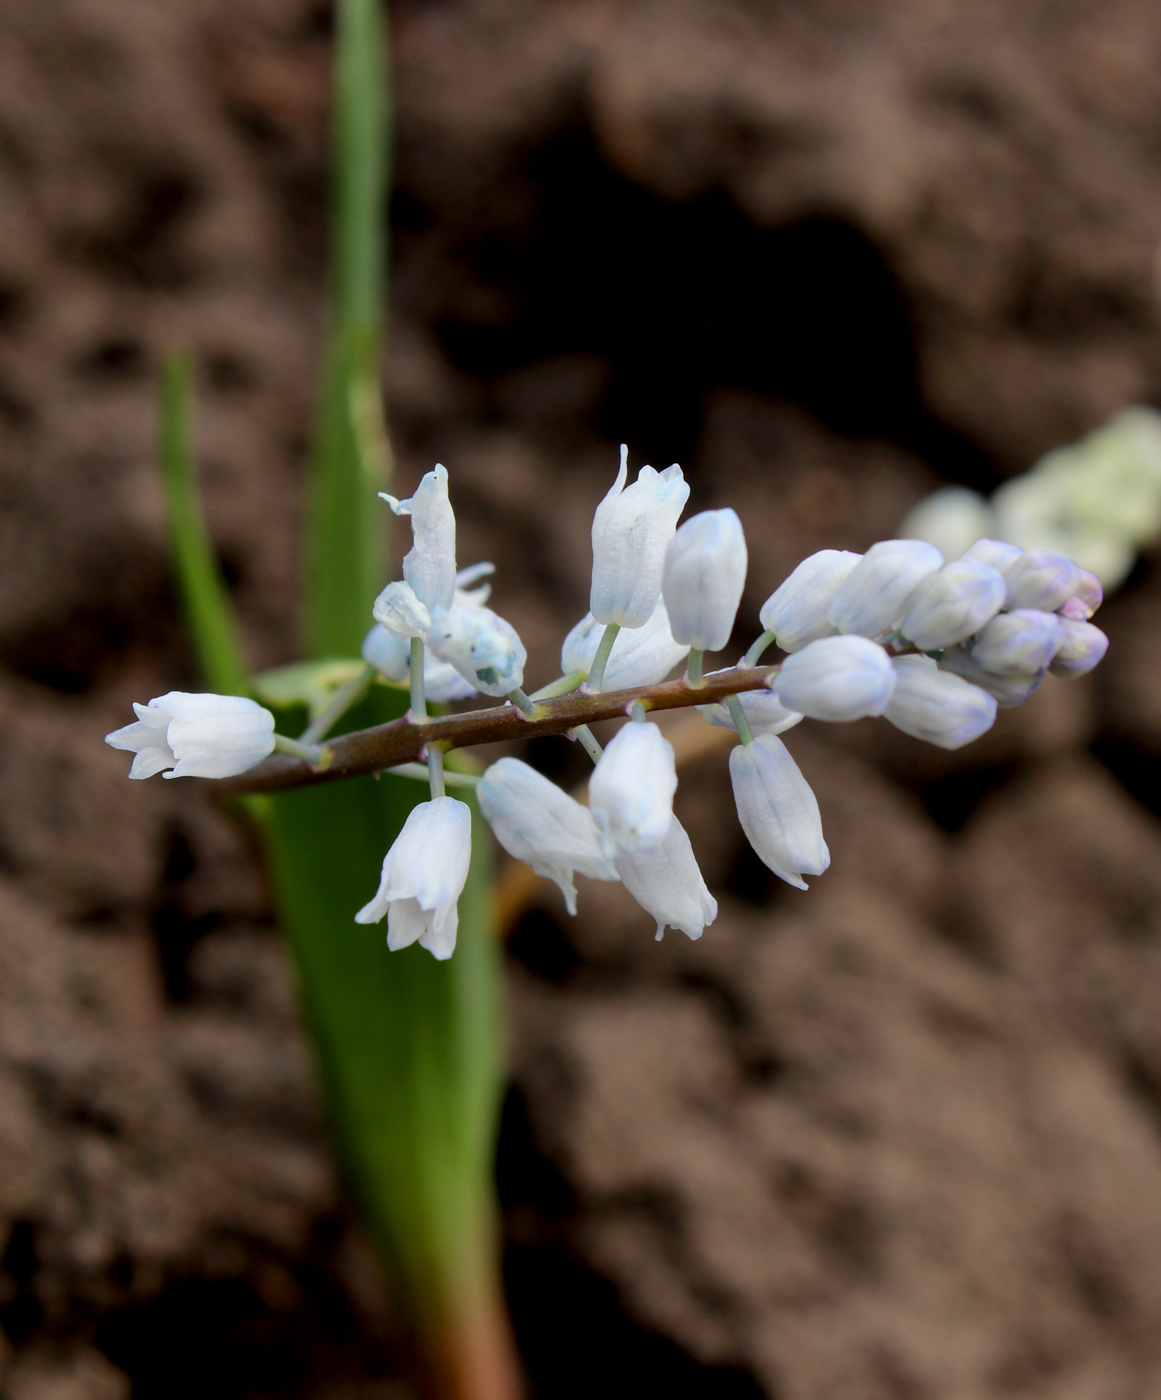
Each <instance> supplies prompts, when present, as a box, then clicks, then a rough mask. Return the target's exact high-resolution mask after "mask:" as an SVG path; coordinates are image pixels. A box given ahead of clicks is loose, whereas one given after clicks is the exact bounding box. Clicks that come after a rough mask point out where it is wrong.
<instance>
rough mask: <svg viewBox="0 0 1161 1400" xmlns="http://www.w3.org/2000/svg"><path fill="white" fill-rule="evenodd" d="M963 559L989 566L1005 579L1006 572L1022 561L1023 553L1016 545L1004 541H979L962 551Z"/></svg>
mask: <svg viewBox="0 0 1161 1400" xmlns="http://www.w3.org/2000/svg"><path fill="white" fill-rule="evenodd" d="M963 557H964V558H965V559H978V560H979V561H980V563H981V564H990V565H991V566H992V568H993V569H995V571H996V572H997V573H999V574H1003V575H1004V577H1005V578H1007V576H1008V570H1009V569H1010V568H1012V567H1013V566H1014V565H1015V564H1017V563H1018V562H1019V561H1020V560H1021V559H1023V557H1024V551H1023V550H1022V549H1021V548H1020V546H1019V545H1018V544H1007V543H1005V541H1004V540H990V539H979V540H976V542H975V544H973V545H972V546H971V548H970V549H965V550H964V552H963Z"/></svg>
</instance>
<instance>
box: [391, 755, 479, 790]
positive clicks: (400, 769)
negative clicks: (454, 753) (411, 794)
mask: <svg viewBox="0 0 1161 1400" xmlns="http://www.w3.org/2000/svg"><path fill="white" fill-rule="evenodd" d="M428 757H429V760H430V755H429V756H428ZM383 771H384V773H390V774H391V775H392V777H395V778H415V779H416V780H417V781H419V782H421V783H427V782H430V781H431V769H430V767H429V766H428V764H426V763H397V764H396V765H395V767H394V768H384V770H383ZM479 781H480V775H479V774H478V773H457V772H456V771H455V770H454V769H452V768H445V769H444V770H443V782H444V786H445V787H462V788H474V787H475V786H476V784H477V783H478V782H479Z"/></svg>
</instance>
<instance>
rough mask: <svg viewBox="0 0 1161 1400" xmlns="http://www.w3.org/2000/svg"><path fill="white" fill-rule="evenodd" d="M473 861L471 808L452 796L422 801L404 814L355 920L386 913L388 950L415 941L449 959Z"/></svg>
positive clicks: (365, 920)
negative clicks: (373, 887)
mask: <svg viewBox="0 0 1161 1400" xmlns="http://www.w3.org/2000/svg"><path fill="white" fill-rule="evenodd" d="M471 859H472V814H471V809H470V808H469V807H468V806H467V805H466V804H465V803H463V802H459V801H457V800H456V799H455V798H454V797H446V796H445V797H433V798H432V800H431V801H430V802H421V803H420V804H419V805H418V806H417V807H413V808H412V809H411V811H410V812H409V813H408V816H407V820H406V821H405V822H404V823H403V830H402V831H401V832H400V833H399V835H398V836H397V837H396V838H395V843H394V845H393V846H392V847H391V849H390V850H389V851H388V852H387V855H386V856H385V857H384V859H383V873H382V877H381V879H380V881H379V889H378V891H377V892H376V894H375V897H374V899H372V900H371V902H370V903H369V904H365V905H364V906H363V908H362V909H360V910H359V912H358V913H357V914H356V915H355V922H356V923H357V924H377V923H378V922H379V920H380V919H382V917H383V915H384V914H386V915H387V946H388V948H390V949H391V951H392V952H397V951H398V950H399V949H400V948H406V947H408V945H409V944H412V943H415V942H416V941H418V943H419V945H420V947H422V948H426V949H427V951H428V952H429V953H430V954H431V955H432V957H434V958H438V959H439V960H440V961H441V962H442V961H443V960H444V959H446V958H450V957H451V955H452V953H453V952H455V946H456V930H457V928H458V927H459V910H458V909H457V907H456V905H457V902H458V900H459V897H460V895H461V894H462V893H463V888H464V882H465V881H466V880H467V878H468V866H469V865H470V864H471Z"/></svg>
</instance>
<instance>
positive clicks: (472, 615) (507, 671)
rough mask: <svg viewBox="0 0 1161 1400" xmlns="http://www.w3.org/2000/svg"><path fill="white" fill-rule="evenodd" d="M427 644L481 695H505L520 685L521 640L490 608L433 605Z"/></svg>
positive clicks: (522, 664) (513, 628) (522, 681)
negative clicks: (439, 606) (481, 692)
mask: <svg viewBox="0 0 1161 1400" xmlns="http://www.w3.org/2000/svg"><path fill="white" fill-rule="evenodd" d="M427 644H428V646H429V647H430V648H431V649H432V651H433V652H435V654H436V656H438V657H439V659H440V660H441V661H446V662H447V663H448V665H450V666H454V667H455V669H456V670H457V671H458V672H459V673H460V675H461V676H463V678H464V680H466V681H467V682H468V684H469V685H474V686H475V687H476V689H477V690H482V691H483V692H484V694H485V695H509V694H511V692H512V691H513V690H516V689H517V688H520V687H523V685H524V663H525V662H526V661H527V660H528V653H527V652H526V651H525V650H524V643H523V642H522V641H521V640H520V637H519V635H518V634H517V631H516V629H515V627H513V626H512V624H511V623H510V622H506V621H505V620H504V619H503V618H502V617H500V616H499V615H498V614H496V613H494V612H493V611H492V610H491V608H483V607H475V606H470V605H468V604H465V603H457V604H456V605H455V606H454V607H452V608H436V609H435V611H434V612H433V613H432V616H431V630H430V631H429V632H428V634H427Z"/></svg>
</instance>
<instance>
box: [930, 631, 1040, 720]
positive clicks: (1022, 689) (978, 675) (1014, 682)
mask: <svg viewBox="0 0 1161 1400" xmlns="http://www.w3.org/2000/svg"><path fill="white" fill-rule="evenodd" d="M939 669H940V670H941V671H950V672H951V673H952V674H953V675H956V676H961V677H962V678H963V679H964V680H965V681H969V682H970V683H971V684H972V685H977V686H979V687H980V689H981V690H986V691H987V692H988V694H989V695H991V696H992V697H993V698H994V699H995V701H996V704H997V705H998V706H999V707H1000V709H1001V710H1010V709H1013V708H1014V707H1015V706H1016V705H1022V704H1023V703H1024V701H1025V700H1027V699H1028V697H1029V695H1031V694H1032V693H1033V692H1034V691H1036V690H1038V689H1039V688H1040V685H1041V683H1042V682H1043V680H1044V677H1045V676H1046V675H1047V674H1048V673H1047V671H1043V670H1041V671H1034V672H1030V673H1025V674H1023V675H1020V674H1018V673H1017V674H1016V675H1011V676H1001V675H998V674H997V673H996V672H994V671H985V670H984V668H983V667H982V666H981V665H980V664H979V662H978V661H976V660H975V658H974V657H973V655H972V653H971V652H970V651H968V650H967V648H966V647H962V646H959V647H952V648H951V649H950V650H949V651H945V652H944V654H943V656H942V657H941V658H940V662H939Z"/></svg>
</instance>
